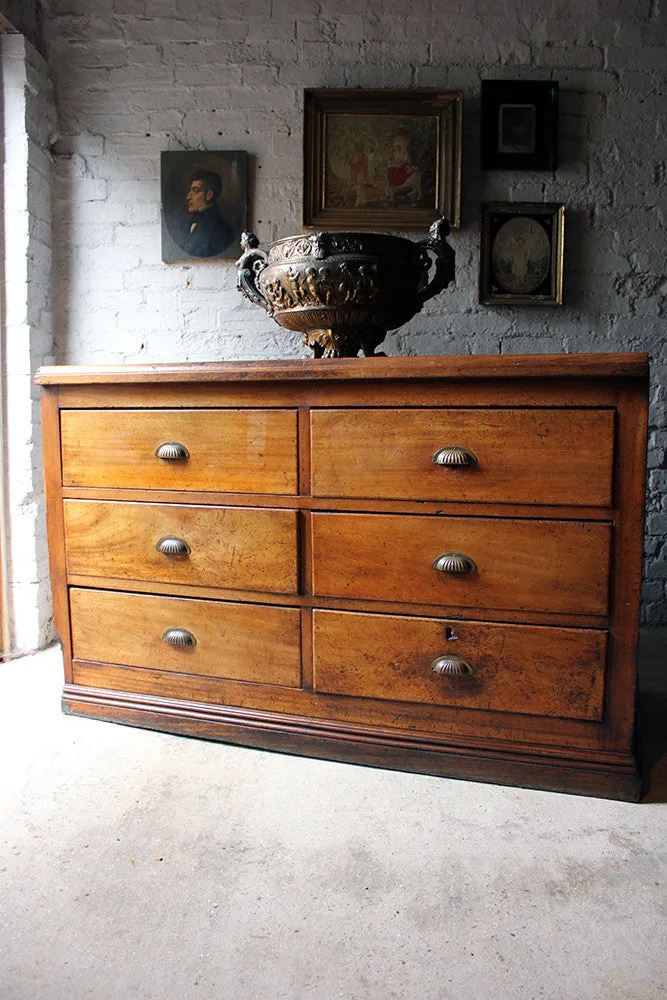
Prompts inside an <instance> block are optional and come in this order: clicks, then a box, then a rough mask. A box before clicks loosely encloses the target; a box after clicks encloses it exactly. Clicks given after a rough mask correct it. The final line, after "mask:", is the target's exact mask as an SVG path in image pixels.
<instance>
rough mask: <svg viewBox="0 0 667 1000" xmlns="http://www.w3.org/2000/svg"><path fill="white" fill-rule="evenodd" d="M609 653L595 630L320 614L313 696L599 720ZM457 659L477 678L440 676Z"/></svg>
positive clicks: (315, 630) (315, 628) (315, 617)
mask: <svg viewBox="0 0 667 1000" xmlns="http://www.w3.org/2000/svg"><path fill="white" fill-rule="evenodd" d="M606 646H607V641H606V634H605V633H604V632H597V631H593V630H592V629H567V628H544V627H542V626H525V625H497V624H488V623H484V622H460V621H451V622H447V621H442V620H434V619H428V618H405V617H401V616H398V615H373V614H371V615H367V614H354V613H350V612H344V611H320V610H315V611H314V612H313V649H314V654H313V655H314V678H315V682H314V690H316V691H318V692H323V693H327V694H338V695H352V696H356V697H365V698H382V699H389V700H391V701H407V702H421V703H425V704H431V705H452V706H459V707H461V708H479V709H491V710H493V711H498V712H519V713H526V714H531V715H539V716H557V717H560V718H569V719H587V720H591V721H598V720H600V719H601V718H602V709H603V699H604V672H605V656H606ZM451 655H455V656H457V657H459V658H461V659H462V660H463V661H464V662H465V663H466V664H468V666H469V667H470V669H471V670H472V673H470V674H464V675H462V676H440V675H438V674H435V673H434V672H433V670H432V664H433V662H434V661H435V660H436V659H437V658H438V657H442V656H451Z"/></svg>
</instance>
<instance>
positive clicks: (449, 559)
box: [433, 552, 477, 573]
mask: <svg viewBox="0 0 667 1000" xmlns="http://www.w3.org/2000/svg"><path fill="white" fill-rule="evenodd" d="M433 569H437V571H438V572H439V573H474V572H475V570H476V569H477V563H476V562H475V561H474V560H473V559H471V558H470V556H466V555H464V554H463V553H462V552H443V553H442V554H441V555H439V556H436V558H435V559H434V560H433Z"/></svg>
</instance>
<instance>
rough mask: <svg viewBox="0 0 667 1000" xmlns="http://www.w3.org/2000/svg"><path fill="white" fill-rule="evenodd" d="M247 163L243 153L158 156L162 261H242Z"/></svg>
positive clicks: (184, 153) (245, 221) (245, 218)
mask: <svg viewBox="0 0 667 1000" xmlns="http://www.w3.org/2000/svg"><path fill="white" fill-rule="evenodd" d="M246 160H247V157H246V153H245V152H244V151H241V150H226V151H219V152H216V151H212V150H210V151H198V152H174V153H170V152H165V153H162V154H161V158H160V166H161V174H162V178H161V180H162V259H163V260H164V261H182V260H236V259H237V258H238V257H239V256H240V254H241V244H240V236H241V233H242V232H243V230H244V229H245V228H246V227H247V163H246Z"/></svg>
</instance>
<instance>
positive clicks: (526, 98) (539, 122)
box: [481, 80, 558, 170]
mask: <svg viewBox="0 0 667 1000" xmlns="http://www.w3.org/2000/svg"><path fill="white" fill-rule="evenodd" d="M508 105H509V106H510V108H511V107H515V108H525V109H526V111H528V109H530V108H532V109H533V115H534V122H533V127H534V132H533V136H532V138H533V145H532V148H526V149H525V150H521V148H517V149H507V148H506V149H503V146H502V136H501V128H500V117H501V113H502V109H503V108H504V107H505V106H508ZM481 164H482V170H556V169H557V167H558V84H557V83H556V82H555V81H554V80H483V81H482V129H481Z"/></svg>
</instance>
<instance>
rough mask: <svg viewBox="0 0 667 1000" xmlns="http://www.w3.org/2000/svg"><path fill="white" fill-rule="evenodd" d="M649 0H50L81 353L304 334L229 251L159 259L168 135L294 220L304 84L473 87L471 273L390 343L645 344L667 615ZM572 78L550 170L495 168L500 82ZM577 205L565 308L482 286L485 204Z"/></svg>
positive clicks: (280, 226)
mask: <svg viewBox="0 0 667 1000" xmlns="http://www.w3.org/2000/svg"><path fill="white" fill-rule="evenodd" d="M663 10H664V7H663V8H661V6H660V5H659V4H658V3H657V2H656V0H641V2H640V0H623V2H620V0H598V2H597V3H592V4H580V3H576V2H575V0H558V2H556V0H546V2H545V3H541V4H535V3H532V2H529V0H517V2H514V3H506V2H502V0H501V2H497V0H496V2H494V3H491V2H490V0H480V2H478V3H475V4H457V5H451V4H444V3H442V2H438V0H413V2H412V3H411V4H409V5H408V4H403V3H398V2H397V0H322V2H311V0H291V2H290V0H245V2H244V3H242V4H240V3H236V4H232V3H230V2H228V0H215V2H214V0H51V3H50V9H49V11H48V13H47V17H46V24H45V36H46V43H47V53H48V59H49V63H50V66H51V69H52V72H53V74H54V78H55V83H56V92H57V103H58V111H59V123H60V139H59V141H58V143H57V145H56V147H55V152H56V154H57V155H56V174H57V177H56V184H57V200H56V210H55V234H54V240H55V245H56V246H57V248H58V252H57V256H56V266H55V288H56V301H55V324H56V340H57V352H58V357H59V360H61V361H69V362H111V361H137V360H142V359H143V360H149V361H163V360H175V359H183V360H185V359H189V360H212V359H217V358H255V357H287V356H300V355H301V354H302V350H301V346H300V343H299V341H298V340H297V339H296V338H295V337H293V336H290V335H288V334H285V333H282V332H281V331H280V330H279V328H278V327H277V326H275V324H273V323H272V322H271V321H270V320H268V319H267V318H266V317H265V316H264V315H263V314H262V313H261V311H260V310H258V309H257V308H256V307H252V306H250V304H249V303H247V302H245V301H244V300H242V299H241V298H240V297H239V296H238V294H237V293H236V291H235V288H234V280H235V273H234V267H233V265H232V264H219V263H218V264H205V263H200V264H196V265H174V264H171V265H165V264H162V263H161V261H160V226H159V153H160V151H161V150H168V149H172V150H178V149H197V148H212V149H225V148H227V149H238V148H241V149H246V150H248V152H249V153H250V154H251V184H250V188H251V190H250V196H251V219H250V223H251V227H252V228H253V229H254V230H255V231H256V232H257V233H258V235H259V236H260V238H261V239H262V240H263V241H270V240H272V239H274V238H277V237H280V236H285V235H289V234H291V233H295V232H298V231H299V230H300V229H301V192H302V149H301V140H302V94H303V89H304V88H305V87H332V86H344V87H356V86H362V87H435V88H438V89H457V90H462V91H463V94H464V145H463V206H462V208H463V213H462V227H461V230H460V231H459V232H458V233H457V234H455V235H454V237H453V240H452V242H453V243H454V244H455V246H456V250H457V278H456V287H455V288H454V289H453V290H452V291H450V292H447V293H445V294H444V295H442V296H440V297H438V298H437V299H435V300H434V301H432V302H431V303H429V304H428V307H427V308H426V309H425V310H424V311H423V313H422V314H421V315H419V316H418V317H416V318H415V319H414V320H413V321H412V322H411V323H410V324H408V325H407V326H405V327H403V328H402V329H401V330H400V331H398V332H396V333H394V334H392V335H391V336H390V337H389V339H388V341H387V344H388V350H389V352H390V353H400V354H408V353H412V354H449V353H496V352H503V353H516V352H541V353H544V352H574V351H594V352H599V351H609V350H611V351H626V350H639V351H643V350H646V351H648V352H649V353H650V355H651V369H652V387H651V442H650V449H649V468H650V492H649V499H648V518H647V535H646V549H647V564H646V584H645V586H646V589H645V595H644V618H645V621H646V622H647V623H651V624H658V623H663V624H664V623H667V603H666V601H665V587H666V583H667V572H666V567H667V544H666V542H665V529H666V527H667V524H666V522H667V499H666V494H665V475H666V471H665V470H666V469H667V450H666V449H667V429H666V420H665V417H666V407H667V402H666V398H665V391H666V389H665V386H666V385H667V378H666V374H667V349H666V347H665V334H664V331H665V292H666V290H667V281H666V279H665V274H664V271H665V268H664V258H665V239H664V237H665V200H664V181H665V176H666V173H667V168H666V163H667V140H666V137H665V123H664V116H663V114H662V103H661V102H662V101H663V100H664V84H665V48H664V42H665V14H664V13H663ZM493 77H496V78H508V79H515V78H517V79H520V78H525V79H556V80H558V81H559V84H560V89H561V135H562V141H561V154H560V162H561V166H560V168H559V170H558V171H557V172H556V173H555V174H544V173H539V174H538V173H500V172H496V173H487V174H484V173H482V172H481V171H480V167H479V155H478V146H479V118H480V115H479V92H480V81H481V80H482V79H484V78H493ZM495 199H497V200H502V201H505V200H514V201H529V200H536V201H558V202H561V201H562V202H564V203H565V205H566V213H567V214H566V262H565V299H566V304H565V306H564V307H563V308H562V309H546V308H543V309H539V308H538V309H534V308H521V309H517V308H488V307H482V306H480V305H479V303H478V301H477V274H478V258H479V227H478V215H479V205H480V202H481V201H487V200H495Z"/></svg>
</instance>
